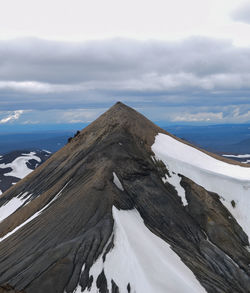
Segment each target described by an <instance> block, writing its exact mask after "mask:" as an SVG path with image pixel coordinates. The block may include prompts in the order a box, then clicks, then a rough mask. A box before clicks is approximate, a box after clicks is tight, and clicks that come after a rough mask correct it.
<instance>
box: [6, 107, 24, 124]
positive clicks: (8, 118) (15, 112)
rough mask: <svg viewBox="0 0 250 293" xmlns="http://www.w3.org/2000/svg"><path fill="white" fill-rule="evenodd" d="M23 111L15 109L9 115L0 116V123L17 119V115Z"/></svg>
mask: <svg viewBox="0 0 250 293" xmlns="http://www.w3.org/2000/svg"><path fill="white" fill-rule="evenodd" d="M23 113H24V110H16V111H14V112H12V113H11V114H10V115H9V116H7V117H5V118H2V119H1V120H0V124H5V123H8V122H12V121H14V120H18V119H19V117H20V116H21V115H22V114H23Z"/></svg>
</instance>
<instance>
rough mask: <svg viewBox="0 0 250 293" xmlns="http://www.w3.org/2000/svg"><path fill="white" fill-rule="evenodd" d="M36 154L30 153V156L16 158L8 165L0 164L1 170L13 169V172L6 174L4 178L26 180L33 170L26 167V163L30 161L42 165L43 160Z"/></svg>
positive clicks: (24, 155) (23, 155)
mask: <svg viewBox="0 0 250 293" xmlns="http://www.w3.org/2000/svg"><path fill="white" fill-rule="evenodd" d="M35 154H36V153H35V152H30V153H29V154H22V156H19V157H18V158H16V159H15V160H14V161H13V162H11V163H8V164H0V168H3V169H4V168H11V169H12V171H10V172H8V173H5V174H4V176H13V177H17V178H20V179H22V178H24V177H25V176H27V175H28V174H29V173H31V172H32V171H33V170H31V169H29V168H28V167H27V165H26V163H27V162H28V161H29V160H32V159H33V160H36V161H37V162H38V163H41V159H40V158H39V157H38V156H36V155H35Z"/></svg>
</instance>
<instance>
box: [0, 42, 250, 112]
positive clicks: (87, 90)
mask: <svg viewBox="0 0 250 293" xmlns="http://www.w3.org/2000/svg"><path fill="white" fill-rule="evenodd" d="M249 95H250V49H248V48H238V47H234V46H233V45H232V44H231V43H230V42H229V41H223V40H215V39H209V38H201V37H196V38H189V39H186V40H183V41H178V42H163V41H154V40H152V41H135V40H129V39H112V40H102V41H89V42H84V43H66V42H54V41H45V40H39V39H18V40H12V41H0V109H5V110H16V109H44V110H45V109H51V108H53V109H67V108H83V107H86V106H87V107H99V108H101V107H108V106H110V105H111V104H112V103H114V102H115V101H117V100H122V101H124V102H127V103H130V104H131V105H132V106H138V107H140V106H141V105H155V104H157V105H159V106H161V105H162V106H169V107H180V106H196V107H200V106H202V105H208V106H209V105H210V106H214V107H215V106H223V105H236V104H242V105H244V104H247V103H249ZM217 112H220V111H217Z"/></svg>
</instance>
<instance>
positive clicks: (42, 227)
mask: <svg viewBox="0 0 250 293" xmlns="http://www.w3.org/2000/svg"><path fill="white" fill-rule="evenodd" d="M249 209H250V168H249V167H247V166H246V165H245V164H240V163H237V162H235V161H231V160H229V159H227V158H222V157H218V156H216V155H213V154H209V153H207V152H205V151H202V150H200V149H197V148H195V147H193V146H192V145H189V144H188V143H185V142H184V141H181V140H179V139H177V138H175V137H174V136H172V135H170V134H169V133H167V132H166V131H164V130H162V129H161V128H159V127H157V126H156V125H154V124H153V123H152V122H150V121H149V120H148V119H146V118H145V117H144V116H142V115H141V114H139V113H138V112H136V111H134V110H133V109H131V108H129V107H127V106H125V105H124V104H122V103H117V104H116V105H114V106H113V107H112V108H111V109H109V110H108V111H107V112H106V113H104V114H103V115H102V116H100V117H99V118H98V119H97V120H96V121H94V122H93V123H92V124H90V125H89V126H88V127H86V128H85V129H84V130H82V131H81V132H80V134H79V135H77V136H76V137H75V138H73V139H72V140H71V142H70V143H68V144H67V145H66V146H65V147H63V148H62V149H61V150H60V151H58V152H57V153H55V154H54V155H52V156H51V157H50V158H49V159H48V160H47V161H46V162H45V163H44V164H42V165H41V166H40V167H38V168H37V169H36V170H35V171H34V172H32V173H31V174H29V175H28V176H27V177H25V178H24V179H23V180H21V181H20V182H18V183H17V184H16V185H14V186H13V187H12V188H11V189H9V190H8V191H7V192H5V193H4V194H2V195H1V197H0V263H1V266H0V285H4V284H5V286H6V284H9V285H11V286H12V287H14V288H15V289H16V290H19V291H21V290H23V291H24V292H27V293H33V292H36V293H44V292H48V293H50V292H51V293H52V292H53V293H54V292H61V293H72V292H77V293H78V292H92V293H96V292H100V293H108V292H110V293H111V292H112V293H118V292H119V293H125V292H126V293H134V292H136V293H166V292H167V293H189V292H190V293H193V292H209V293H210V292H211V293H222V292H223V293H225V292H226V293H245V292H250V248H249V240H248V237H249V235H250V213H249Z"/></svg>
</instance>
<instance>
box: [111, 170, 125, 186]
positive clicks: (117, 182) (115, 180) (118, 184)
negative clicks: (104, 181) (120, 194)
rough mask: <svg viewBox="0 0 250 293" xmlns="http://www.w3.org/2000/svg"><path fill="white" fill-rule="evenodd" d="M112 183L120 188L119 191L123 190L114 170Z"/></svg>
mask: <svg viewBox="0 0 250 293" xmlns="http://www.w3.org/2000/svg"><path fill="white" fill-rule="evenodd" d="M113 183H114V184H115V185H116V187H117V188H118V189H120V190H121V191H124V188H123V186H122V184H121V181H120V180H119V178H118V177H117V175H116V174H115V172H113Z"/></svg>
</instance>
